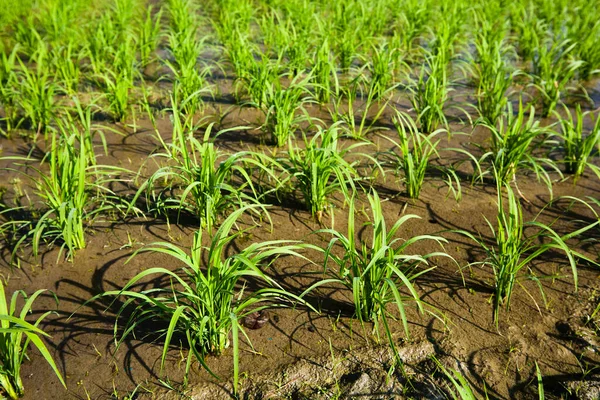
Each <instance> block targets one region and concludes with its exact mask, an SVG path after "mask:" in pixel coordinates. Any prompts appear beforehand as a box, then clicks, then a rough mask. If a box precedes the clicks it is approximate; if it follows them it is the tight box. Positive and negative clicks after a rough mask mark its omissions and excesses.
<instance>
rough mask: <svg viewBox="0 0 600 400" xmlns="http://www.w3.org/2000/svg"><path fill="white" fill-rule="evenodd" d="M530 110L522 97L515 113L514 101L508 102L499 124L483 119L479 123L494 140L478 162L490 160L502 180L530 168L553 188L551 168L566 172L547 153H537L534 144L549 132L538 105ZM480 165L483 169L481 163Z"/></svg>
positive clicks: (508, 180) (513, 176) (495, 173)
mask: <svg viewBox="0 0 600 400" xmlns="http://www.w3.org/2000/svg"><path fill="white" fill-rule="evenodd" d="M528 111H529V116H527V109H526V108H525V106H524V105H523V103H522V102H521V101H520V102H519V109H518V111H517V114H516V115H514V114H513V109H512V104H511V103H508V104H507V106H506V112H505V117H504V118H501V119H500V120H499V122H498V124H497V125H491V124H490V123H488V122H487V121H480V122H479V124H480V125H481V126H483V127H485V128H487V130H488V131H489V132H490V134H491V137H490V141H491V143H490V147H489V148H488V149H485V150H486V152H485V153H484V154H483V155H482V156H481V158H480V159H479V160H478V161H476V163H477V164H478V165H480V164H482V163H484V162H489V163H490V164H491V166H490V167H491V169H490V170H493V171H494V173H493V177H494V179H498V180H499V182H501V183H508V182H511V181H514V180H516V176H517V172H519V171H521V170H530V171H532V172H533V173H534V174H535V175H536V177H537V179H538V180H541V181H543V182H544V183H545V184H546V186H547V187H548V190H549V191H550V192H552V179H551V177H550V174H549V171H553V172H555V173H557V174H558V175H559V176H562V173H561V171H560V169H559V168H558V167H557V165H556V163H555V162H554V161H552V160H551V159H550V158H548V157H547V156H546V155H545V154H539V155H538V154H536V153H534V148H536V147H539V146H541V145H542V144H543V143H544V141H545V139H546V136H547V135H546V134H547V133H548V132H547V130H546V129H545V128H543V127H541V126H540V124H539V121H537V120H536V118H535V110H534V108H533V107H530V108H529V110H528ZM478 168H479V169H480V170H481V168H480V166H479V167H478ZM490 170H488V172H490Z"/></svg>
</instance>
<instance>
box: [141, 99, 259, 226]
mask: <svg viewBox="0 0 600 400" xmlns="http://www.w3.org/2000/svg"><path fill="white" fill-rule="evenodd" d="M174 104H175V105H176V104H177V103H174ZM174 110H175V111H174V114H173V117H172V121H173V141H172V142H171V143H169V144H164V146H165V148H164V150H165V151H164V152H161V153H157V154H154V155H153V158H159V159H164V160H166V161H168V162H169V164H168V165H166V166H163V167H161V168H159V169H158V170H157V171H156V172H154V173H153V174H152V175H151V176H150V177H149V178H148V179H147V180H146V181H145V182H144V183H143V184H142V185H141V186H140V188H139V189H138V191H137V193H136V195H135V197H134V199H133V200H132V202H131V207H133V206H134V205H135V204H136V202H137V200H138V198H139V197H140V196H141V195H142V194H145V197H146V204H147V205H148V208H149V211H151V212H154V213H157V214H162V215H165V216H167V217H168V216H169V214H170V211H174V212H175V213H176V214H177V218H178V219H179V217H180V215H181V213H182V212H184V213H187V214H188V215H191V216H195V217H196V218H198V219H199V220H200V224H201V226H202V227H203V228H206V229H211V228H212V227H213V226H214V225H215V223H216V222H217V220H218V218H219V217H220V216H222V215H223V214H224V213H225V212H226V211H227V210H229V209H231V208H234V207H235V206H237V207H243V206H245V205H247V204H259V199H258V198H259V195H258V192H257V191H256V189H255V187H254V184H253V180H252V177H251V176H250V175H249V173H248V172H247V171H248V170H249V169H250V166H253V167H257V168H259V169H261V170H264V171H266V172H267V173H269V171H268V169H266V167H264V166H263V165H262V164H261V162H260V161H259V159H258V158H255V157H253V155H254V153H252V152H237V153H235V154H231V155H227V154H224V153H223V152H222V151H220V150H219V149H218V148H217V147H216V146H215V144H214V139H213V138H211V134H212V127H213V126H214V125H213V124H211V125H209V126H208V128H206V130H205V132H204V136H203V137H202V139H200V140H199V139H197V138H196V137H195V136H194V133H195V130H196V129H195V126H194V125H193V124H191V123H190V122H189V121H190V119H189V118H188V119H185V120H184V117H183V116H182V115H181V114H180V113H179V112H178V111H177V110H178V108H177V106H175V108H174ZM161 140H162V139H161ZM234 178H237V179H239V181H236V182H235V183H234V181H233V180H234ZM252 210H255V209H252Z"/></svg>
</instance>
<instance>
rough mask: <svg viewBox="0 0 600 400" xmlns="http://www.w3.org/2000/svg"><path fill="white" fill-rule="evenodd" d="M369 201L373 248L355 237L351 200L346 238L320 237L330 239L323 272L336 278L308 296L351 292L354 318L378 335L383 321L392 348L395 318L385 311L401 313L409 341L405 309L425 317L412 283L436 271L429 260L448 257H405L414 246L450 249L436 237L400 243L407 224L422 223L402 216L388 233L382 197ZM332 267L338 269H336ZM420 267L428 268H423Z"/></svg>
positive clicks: (339, 234)
mask: <svg viewBox="0 0 600 400" xmlns="http://www.w3.org/2000/svg"><path fill="white" fill-rule="evenodd" d="M368 198H369V206H370V209H371V213H372V220H371V222H369V224H368V225H369V226H371V230H372V239H371V241H370V243H368V242H366V241H361V243H360V245H357V244H356V243H355V240H356V237H357V233H356V228H355V213H356V209H355V207H356V206H355V200H354V196H352V197H351V198H350V200H349V208H348V231H347V235H344V234H343V233H342V232H338V231H337V230H335V229H322V230H320V231H317V232H319V233H325V234H330V235H331V236H332V239H331V240H330V242H329V244H328V246H327V248H326V249H325V264H324V268H325V270H326V271H328V272H329V273H331V274H333V275H334V277H333V278H327V279H324V280H322V281H320V282H317V283H316V284H314V285H312V286H311V287H310V288H309V289H307V291H306V292H308V291H311V290H313V289H315V288H316V287H319V286H321V285H325V284H331V283H338V284H341V285H343V286H345V287H347V288H348V289H349V290H351V291H352V300H353V302H354V308H355V315H356V317H357V318H358V319H359V320H360V321H361V322H373V323H375V329H376V330H377V331H378V330H379V329H378V326H379V325H378V324H379V321H380V320H382V321H383V323H384V329H385V331H386V333H387V335H388V337H389V339H390V342H391V343H392V344H393V340H392V338H391V333H390V330H389V326H388V322H387V320H388V318H392V319H395V318H396V317H395V315H394V313H392V311H391V310H390V309H389V308H388V307H387V306H388V305H393V306H394V308H395V309H396V308H397V310H398V313H399V315H400V319H401V321H402V325H403V327H404V332H405V334H406V336H407V338H409V337H410V333H409V329H408V317H407V315H406V306H407V304H408V303H409V302H411V303H414V304H415V305H416V307H417V309H418V310H419V312H420V313H424V311H425V307H424V305H423V303H422V302H421V299H420V297H419V294H418V293H417V289H416V288H415V286H414V281H415V280H416V279H417V278H418V277H419V276H422V275H424V274H426V273H428V272H429V271H431V270H433V269H434V268H435V267H434V266H429V262H428V259H430V258H431V257H436V256H444V257H449V256H448V255H447V254H446V253H443V252H432V253H429V254H426V255H418V254H407V253H408V249H409V247H410V246H411V245H412V244H414V243H416V242H420V241H423V240H428V241H429V240H431V241H433V242H435V243H437V244H439V245H442V244H443V243H446V239H444V238H442V237H439V236H432V235H422V236H414V237H411V238H409V239H407V240H402V239H400V238H397V237H396V233H397V232H398V231H399V230H400V229H401V228H402V227H403V226H404V225H405V224H406V222H407V221H409V220H411V219H418V218H419V217H418V216H417V215H413V214H407V215H403V216H402V217H400V218H399V219H398V220H397V221H396V222H395V223H394V225H393V226H392V227H391V228H390V229H389V230H388V228H387V226H386V221H385V218H384V216H383V211H382V208H381V201H380V199H379V195H378V194H377V192H374V191H373V192H372V193H371V194H369V195H368ZM338 246H339V247H341V250H342V252H341V254H342V255H341V256H337V255H336V251H335V248H336V247H338ZM331 264H333V266H334V267H335V268H332V267H331ZM422 266H425V268H421V267H422ZM401 288H402V289H404V290H406V291H408V293H409V294H408V295H404V294H402V293H400V290H401ZM306 292H305V293H306ZM302 296H304V294H303V295H301V297H302Z"/></svg>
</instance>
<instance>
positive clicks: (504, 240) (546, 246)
mask: <svg viewBox="0 0 600 400" xmlns="http://www.w3.org/2000/svg"><path fill="white" fill-rule="evenodd" d="M497 182H498V183H497V191H498V194H497V207H498V212H497V216H496V223H495V224H493V223H492V222H491V221H488V220H487V219H486V222H487V224H488V226H489V227H490V231H491V234H492V237H493V238H494V240H493V242H492V243H489V242H488V241H486V240H485V239H484V238H483V237H481V236H476V235H475V234H473V233H471V232H467V231H459V233H461V234H463V235H464V236H466V237H468V238H469V239H471V240H473V241H474V242H475V243H477V245H478V246H480V247H481V249H482V250H483V252H484V254H485V259H484V260H483V261H477V262H474V263H471V264H470V266H474V265H479V266H482V267H490V268H491V269H492V272H493V273H494V288H493V289H494V295H493V299H492V311H493V319H494V322H495V323H496V324H498V318H499V313H500V310H501V309H502V308H504V309H505V310H506V311H509V310H510V301H511V298H512V295H513V293H514V291H515V289H516V288H518V287H521V288H523V289H524V290H525V291H526V290H527V289H526V288H525V286H523V283H522V282H523V281H525V280H530V281H533V282H535V283H536V284H537V286H538V287H539V289H540V292H541V295H542V298H543V299H545V296H544V292H543V288H542V285H541V283H540V279H542V277H539V276H537V275H536V274H535V273H534V272H533V270H532V268H531V263H532V262H534V261H535V260H537V259H539V258H540V257H541V256H542V255H544V254H545V253H547V252H551V251H555V250H558V251H561V252H563V253H564V254H565V256H566V261H567V262H568V264H569V267H570V268H571V273H572V277H573V283H574V286H575V289H577V282H578V279H577V259H582V260H586V261H588V262H591V263H593V261H592V260H590V259H588V258H587V257H586V256H584V255H583V254H581V253H579V252H577V251H575V250H573V249H572V248H571V247H570V246H569V244H568V243H567V242H568V241H569V239H572V238H574V237H577V236H579V235H581V234H583V233H585V232H586V231H588V230H589V229H591V228H592V227H594V226H595V225H598V223H599V222H600V221H599V222H595V223H593V224H590V225H588V226H585V227H583V228H580V229H578V230H576V231H573V232H570V233H568V234H566V235H562V236H561V235H559V234H558V233H557V232H556V231H555V230H554V229H552V226H551V225H546V224H543V223H541V222H539V221H536V220H533V221H525V220H524V218H523V211H522V209H521V204H520V203H519V200H518V198H517V196H516V194H515V193H514V192H513V190H512V188H511V187H510V185H509V184H507V183H503V182H501V180H500V179H497ZM504 195H506V198H505V197H504ZM530 231H533V233H528V232H530ZM530 297H531V295H530ZM544 301H545V300H544ZM536 306H537V304H536ZM538 308H539V307H538Z"/></svg>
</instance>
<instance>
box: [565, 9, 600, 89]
mask: <svg viewBox="0 0 600 400" xmlns="http://www.w3.org/2000/svg"><path fill="white" fill-rule="evenodd" d="M578 6H579V7H577V8H576V10H574V12H575V13H576V18H573V21H572V22H571V23H570V24H569V25H568V30H569V37H570V39H571V40H572V41H573V43H576V44H577V46H576V48H575V50H574V53H575V57H576V58H577V59H578V60H581V62H582V63H581V66H580V67H579V70H578V73H579V78H580V79H582V80H588V79H590V78H591V77H592V76H593V75H596V74H598V73H600V49H598V45H597V38H598V36H599V35H600V20H598V12H597V7H595V6H594V4H593V3H584V4H579V5H578Z"/></svg>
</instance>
